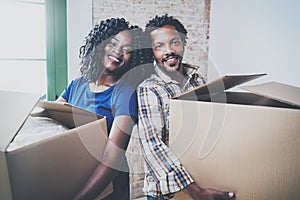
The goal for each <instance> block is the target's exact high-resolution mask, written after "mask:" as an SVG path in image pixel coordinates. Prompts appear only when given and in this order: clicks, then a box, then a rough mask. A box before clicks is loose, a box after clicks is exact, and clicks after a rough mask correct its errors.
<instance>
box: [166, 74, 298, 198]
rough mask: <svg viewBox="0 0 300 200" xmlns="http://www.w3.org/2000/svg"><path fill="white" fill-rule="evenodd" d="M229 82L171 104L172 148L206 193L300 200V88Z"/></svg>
mask: <svg viewBox="0 0 300 200" xmlns="http://www.w3.org/2000/svg"><path fill="white" fill-rule="evenodd" d="M259 76H260V75H252V76H251V75H250V76H247V75H245V76H224V77H222V78H220V79H218V80H216V81H213V82H212V83H210V84H207V85H204V86H200V87H198V88H196V89H195V90H194V91H192V92H187V93H184V94H182V95H180V96H178V97H177V98H175V99H172V100H171V103H170V119H169V120H170V146H171V149H172V150H173V152H174V153H175V154H176V155H177V156H178V158H179V159H180V161H181V162H182V164H183V166H185V167H186V168H187V170H188V171H189V172H190V174H191V175H192V177H193V178H194V179H195V181H196V182H197V183H198V184H199V185H200V186H202V187H203V188H208V187H209V188H216V189H220V190H225V191H234V192H236V195H237V198H236V199H238V200H253V199H260V200H264V199H265V200H269V199H272V200H283V199H288V200H298V199H300V156H299V155H300V88H297V87H293V86H289V85H285V84H282V83H277V82H270V83H265V84H260V85H256V86H243V87H242V88H243V89H245V90H248V92H243V91H240V92H237V91H225V90H226V89H228V88H230V87H233V86H235V85H238V84H241V83H243V82H245V81H249V80H251V79H253V78H257V77H259Z"/></svg>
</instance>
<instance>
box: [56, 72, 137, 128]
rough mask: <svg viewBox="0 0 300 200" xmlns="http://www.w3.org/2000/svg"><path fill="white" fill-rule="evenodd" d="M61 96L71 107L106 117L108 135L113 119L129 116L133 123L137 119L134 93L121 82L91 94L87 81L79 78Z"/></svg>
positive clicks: (127, 85)
mask: <svg viewBox="0 0 300 200" xmlns="http://www.w3.org/2000/svg"><path fill="white" fill-rule="evenodd" d="M61 96H62V97H63V98H64V99H65V100H67V102H68V103H69V104H71V105H74V106H77V107H80V108H82V109H85V110H88V111H91V112H94V113H97V114H100V115H102V116H106V120H107V121H106V122H107V131H108V133H109V132H110V129H111V126H112V123H113V120H114V118H115V117H117V116H120V115H129V116H132V117H133V120H135V122H136V120H137V117H138V111H137V96H136V91H135V89H134V88H133V87H132V86H131V85H129V84H128V83H126V82H125V81H122V80H121V81H119V82H118V83H117V84H116V85H114V86H112V87H110V88H108V89H107V90H105V91H103V92H92V91H91V90H90V88H89V83H88V81H87V80H86V79H85V78H83V77H80V78H77V79H74V80H72V82H71V83H70V84H69V85H68V86H67V87H66V89H65V90H64V92H63V93H62V95H61Z"/></svg>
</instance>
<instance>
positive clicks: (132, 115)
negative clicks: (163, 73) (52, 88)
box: [57, 18, 144, 200]
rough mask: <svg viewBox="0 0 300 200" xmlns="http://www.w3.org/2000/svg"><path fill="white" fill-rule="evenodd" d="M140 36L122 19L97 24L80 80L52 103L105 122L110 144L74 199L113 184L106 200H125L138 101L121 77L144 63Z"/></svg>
mask: <svg viewBox="0 0 300 200" xmlns="http://www.w3.org/2000/svg"><path fill="white" fill-rule="evenodd" d="M141 33H142V29H141V28H138V27H137V26H130V25H129V23H128V22H127V21H126V20H125V19H123V18H111V19H107V20H105V21H101V23H100V24H99V25H96V26H95V27H94V28H93V29H92V30H91V31H90V33H89V34H88V36H87V37H86V38H85V44H84V45H83V46H82V47H81V48H80V56H79V57H80V58H81V68H80V72H81V77H79V78H77V79H75V80H73V81H72V82H71V83H70V84H69V85H68V86H67V88H66V89H65V91H64V92H63V93H62V95H61V96H60V97H59V98H58V100H57V101H61V102H68V103H70V104H72V105H75V106H78V107H81V108H84V109H86V110H89V111H92V112H95V113H97V114H100V115H102V116H106V119H107V130H108V133H109V140H108V142H107V145H106V147H105V151H104V155H103V159H102V160H101V163H100V164H99V165H98V166H97V168H96V169H95V170H94V172H93V174H92V175H91V176H90V178H89V179H88V181H87V183H86V184H85V185H84V186H83V188H82V190H81V191H80V192H79V194H78V195H77V196H76V197H75V199H94V198H96V197H97V196H98V195H99V194H100V193H101V192H102V191H103V190H104V189H105V188H106V186H107V185H108V184H109V183H110V182H111V181H112V180H113V193H112V194H110V195H109V196H108V197H106V198H105V199H106V200H108V199H112V200H118V199H122V200H124V199H129V174H128V165H127V161H126V158H125V151H126V148H127V145H128V142H129V139H130V134H131V131H132V127H133V125H134V124H135V123H136V122H137V99H136V92H135V88H134V87H133V86H131V85H130V84H128V81H126V80H125V78H124V77H127V78H128V77H129V76H128V74H130V73H127V72H128V71H129V70H130V69H132V68H133V67H135V66H137V65H140V64H142V63H143V62H144V61H143V57H142V52H141V51H142V50H141V44H140V41H141V40H140V37H141ZM125 74H126V76H124V75H125ZM136 84H138V83H136Z"/></svg>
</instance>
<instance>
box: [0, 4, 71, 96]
mask: <svg viewBox="0 0 300 200" xmlns="http://www.w3.org/2000/svg"><path fill="white" fill-rule="evenodd" d="M0 24H1V31H0V70H1V73H0V90H10V91H22V92H30V93H40V94H41V95H43V94H47V99H48V100H55V99H56V98H57V96H58V95H59V94H60V93H61V92H62V90H63V88H64V87H65V86H66V84H67V45H66V0H2V1H0Z"/></svg>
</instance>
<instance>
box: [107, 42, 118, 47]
mask: <svg viewBox="0 0 300 200" xmlns="http://www.w3.org/2000/svg"><path fill="white" fill-rule="evenodd" d="M107 45H108V46H111V47H114V46H116V43H115V42H112V41H110V42H108V43H107Z"/></svg>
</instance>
